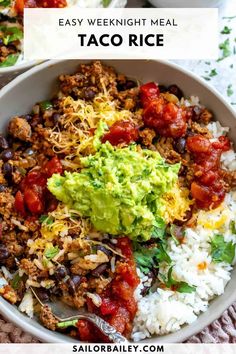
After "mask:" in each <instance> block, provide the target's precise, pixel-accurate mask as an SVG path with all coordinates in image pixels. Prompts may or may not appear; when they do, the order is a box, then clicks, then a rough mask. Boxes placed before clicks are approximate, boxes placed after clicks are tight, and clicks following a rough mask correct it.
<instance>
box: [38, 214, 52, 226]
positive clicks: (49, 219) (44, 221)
mask: <svg viewBox="0 0 236 354" xmlns="http://www.w3.org/2000/svg"><path fill="white" fill-rule="evenodd" d="M53 221H54V220H53V217H52V216H48V215H41V216H40V218H39V222H41V223H42V224H46V225H52V224H53Z"/></svg>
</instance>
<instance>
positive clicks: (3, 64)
mask: <svg viewBox="0 0 236 354" xmlns="http://www.w3.org/2000/svg"><path fill="white" fill-rule="evenodd" d="M18 58H19V54H9V55H8V57H7V59H6V60H4V61H2V62H1V63H0V68H5V67H7V66H13V65H15V63H16V62H17V60H18Z"/></svg>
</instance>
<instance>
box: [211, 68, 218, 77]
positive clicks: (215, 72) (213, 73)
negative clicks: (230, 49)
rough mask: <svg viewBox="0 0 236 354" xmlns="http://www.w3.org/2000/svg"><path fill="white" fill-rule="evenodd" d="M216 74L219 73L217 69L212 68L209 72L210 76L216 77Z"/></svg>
mask: <svg viewBox="0 0 236 354" xmlns="http://www.w3.org/2000/svg"><path fill="white" fill-rule="evenodd" d="M216 75H218V73H217V71H216V69H212V70H211V72H210V74H209V76H210V77H214V76H216Z"/></svg>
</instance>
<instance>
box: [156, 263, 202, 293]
mask: <svg viewBox="0 0 236 354" xmlns="http://www.w3.org/2000/svg"><path fill="white" fill-rule="evenodd" d="M172 272H173V266H172V267H170V268H169V270H168V274H167V277H166V276H165V275H164V274H159V275H160V277H161V278H162V281H163V282H164V284H165V286H166V287H167V288H170V289H171V288H172V287H173V288H174V290H175V291H177V292H179V293H189V294H190V293H193V292H194V291H196V286H190V285H188V283H186V282H184V281H177V280H175V279H173V278H172Z"/></svg>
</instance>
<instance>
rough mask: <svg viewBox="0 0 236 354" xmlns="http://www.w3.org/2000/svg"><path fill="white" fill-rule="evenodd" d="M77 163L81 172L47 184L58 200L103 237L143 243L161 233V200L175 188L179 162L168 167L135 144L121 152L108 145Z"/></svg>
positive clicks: (53, 178) (61, 177)
mask: <svg viewBox="0 0 236 354" xmlns="http://www.w3.org/2000/svg"><path fill="white" fill-rule="evenodd" d="M81 163H82V166H83V168H82V170H81V172H73V173H71V172H65V176H60V175H58V174H54V175H53V176H52V177H51V178H50V179H49V180H48V189H49V190H50V191H51V193H52V194H53V195H54V196H55V197H56V198H57V199H58V200H60V201H62V202H63V203H65V204H66V205H68V206H69V207H70V208H73V209H76V210H78V211H79V212H80V213H81V216H84V217H88V218H90V220H91V223H92V224H93V226H94V227H95V229H96V230H98V231H102V232H104V233H109V234H111V235H128V236H129V237H130V238H131V239H134V240H137V239H138V240H143V241H145V240H148V239H150V238H151V237H154V236H155V235H156V236H157V235H158V234H159V232H162V231H163V229H164V228H165V220H163V215H164V211H165V205H164V200H163V198H162V196H163V195H164V194H165V193H167V192H168V191H170V190H171V189H172V188H173V187H174V186H176V182H177V180H178V171H179V168H180V165H179V164H175V165H169V164H167V163H165V161H164V160H163V158H162V157H161V156H160V154H159V153H158V152H156V151H151V150H144V149H141V148H140V147H138V146H137V145H135V144H133V145H130V146H129V147H125V148H122V149H120V148H115V147H113V146H112V145H111V144H110V143H109V142H106V143H105V144H102V145H101V146H100V148H99V150H98V151H97V152H96V153H95V155H90V156H88V157H84V158H81Z"/></svg>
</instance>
